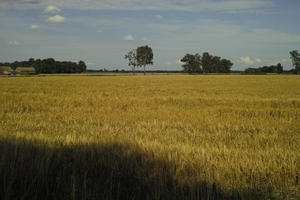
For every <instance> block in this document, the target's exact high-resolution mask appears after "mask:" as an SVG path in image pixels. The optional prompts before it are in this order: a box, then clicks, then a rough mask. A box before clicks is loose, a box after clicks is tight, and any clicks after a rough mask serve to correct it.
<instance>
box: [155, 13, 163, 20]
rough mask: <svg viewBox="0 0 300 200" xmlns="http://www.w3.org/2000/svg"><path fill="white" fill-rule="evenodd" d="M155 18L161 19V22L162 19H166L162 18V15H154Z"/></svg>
mask: <svg viewBox="0 0 300 200" xmlns="http://www.w3.org/2000/svg"><path fill="white" fill-rule="evenodd" d="M154 17H155V18H156V19H159V20H162V19H164V16H161V15H158V14H157V15H154Z"/></svg>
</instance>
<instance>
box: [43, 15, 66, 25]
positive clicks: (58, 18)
mask: <svg viewBox="0 0 300 200" xmlns="http://www.w3.org/2000/svg"><path fill="white" fill-rule="evenodd" d="M47 22H52V23H63V22H65V18H64V17H63V16H60V15H55V16H51V17H48V18H47Z"/></svg>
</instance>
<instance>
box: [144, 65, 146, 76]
mask: <svg viewBox="0 0 300 200" xmlns="http://www.w3.org/2000/svg"><path fill="white" fill-rule="evenodd" d="M144 76H146V69H145V65H144Z"/></svg>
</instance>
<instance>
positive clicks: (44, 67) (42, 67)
mask: <svg viewBox="0 0 300 200" xmlns="http://www.w3.org/2000/svg"><path fill="white" fill-rule="evenodd" d="M1 65H3V66H10V67H11V68H12V69H14V70H15V69H16V68H17V67H34V68H35V70H36V72H37V73H44V74H51V73H82V72H85V71H86V69H87V67H86V64H85V63H84V62H83V61H79V62H78V63H76V62H71V61H56V60H54V59H53V58H47V59H36V60H35V59H34V58H30V59H29V60H28V61H21V62H19V61H16V62H13V63H0V66H1Z"/></svg>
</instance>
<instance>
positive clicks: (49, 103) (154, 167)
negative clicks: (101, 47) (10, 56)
mask: <svg viewBox="0 0 300 200" xmlns="http://www.w3.org/2000/svg"><path fill="white" fill-rule="evenodd" d="M0 86H1V87H0V102H1V104H0V139H1V141H2V143H1V144H2V145H3V146H2V153H1V152H0V176H1V177H0V178H2V180H4V179H5V180H6V182H7V183H10V184H11V185H14V184H15V182H18V180H17V178H16V177H19V178H20V177H21V176H18V175H14V176H13V175H10V176H9V175H4V172H7V171H5V168H7V167H8V165H9V166H11V165H12V164H11V163H13V162H16V161H13V160H14V159H15V160H19V159H21V158H20V157H22V156H24V159H23V160H22V161H20V160H19V161H18V162H17V163H24V166H27V165H26V163H29V164H28V165H29V166H31V165H33V164H36V165H37V166H38V167H37V169H40V171H42V172H43V173H46V172H47V173H49V172H48V171H47V169H48V168H49V169H50V168H51V161H50V160H51V159H52V156H53V155H52V154H51V155H52V156H51V155H48V154H45V153H44V154H42V155H40V157H39V156H38V155H37V153H36V151H42V150H41V149H43V148H47V151H53V154H55V157H56V156H57V157H59V155H64V154H63V151H64V149H66V150H65V151H66V152H67V151H68V148H73V149H72V152H74V151H75V152H80V151H79V150H78V149H90V148H97V146H105V145H109V144H116V143H117V144H119V145H128V146H129V147H128V148H124V149H123V148H121V149H122V150H121V152H119V151H118V150H116V148H114V147H113V148H108V149H107V151H110V152H108V154H107V156H103V158H101V159H100V158H96V157H97V156H98V157H99V156H100V155H98V154H97V153H94V154H93V153H90V154H88V155H89V156H90V157H93V156H95V158H94V159H95V160H100V161H101V162H105V163H107V165H109V166H106V167H108V168H109V167H113V166H114V163H116V162H117V161H114V160H115V159H116V157H117V159H120V157H121V156H123V157H124V158H126V159H125V161H124V159H122V162H123V164H124V165H125V163H127V161H128V160H130V163H129V161H128V163H127V164H126V165H128V168H129V166H130V168H134V172H132V173H134V176H137V177H136V179H139V180H140V181H141V180H142V179H143V180H142V182H143V184H144V183H145V184H146V185H147V184H148V185H149V184H152V186H153V187H154V189H153V190H149V189H148V190H146V189H145V187H146V186H143V188H144V189H139V190H140V191H144V193H142V194H144V195H146V196H148V198H149V199H162V198H163V197H166V198H170V199H174V196H176V194H174V195H173V196H164V194H163V192H165V191H168V192H169V193H174V191H175V190H171V189H165V188H164V187H166V186H165V185H166V184H167V183H166V182H164V181H163V179H170V180H172V181H173V185H175V186H172V187H173V188H181V195H182V196H181V197H180V198H181V199H183V198H184V197H188V198H190V199H201V198H207V199H218V198H220V199H221V198H224V199H226V198H227V199H231V198H240V199H252V198H254V196H253V195H256V196H255V198H257V199H258V198H261V199H272V198H274V199H276V198H277V199H297V198H300V181H299V176H300V170H299V169H300V150H299V149H300V134H299V133H300V79H299V77H298V76H293V75H268V76H243V75H207V76H204V75H202V76H201V75H157V76H139V75H135V76H41V77H15V78H13V77H11V78H7V77H1V78H0ZM7 143H11V144H13V147H9V145H7ZM25 143H29V144H30V145H32V146H37V147H36V148H37V149H35V150H34V151H33V150H24V151H22V148H24V149H25ZM79 146H80V147H79ZM75 147H76V148H77V147H78V148H77V150H74V148H75ZM18 148H19V149H20V150H19V151H18V152H17V151H16V150H15V152H17V153H15V154H12V155H10V154H9V155H10V157H9V156H7V155H6V153H4V152H8V149H18ZM32 148H33V147H32ZM5 149H6V150H5ZM29 149H31V148H29ZM54 149H55V150H57V149H60V150H59V151H58V152H56V151H54ZM0 150H1V148H0ZM84 151H85V150H84ZM97 151H98V152H99V151H100V150H97ZM114 151H115V152H114ZM22 152H23V153H22ZM54 152H55V153H54ZM141 152H142V153H141ZM138 153H141V154H140V155H141V158H140V157H138V158H136V157H134V156H133V155H136V154H138ZM25 154H26V155H25ZM27 154H28V155H27ZM111 154H112V155H113V156H112V155H111ZM116 154H120V155H119V156H118V155H116ZM68 155H69V154H68ZM84 155H85V154H84ZM84 155H83V156H84ZM101 155H102V154H101ZM105 155H106V154H105ZM78 156H80V154H79V153H78ZM47 157H49V159H47ZM57 157H56V158H55V159H59V158H57ZM133 157H134V159H133ZM1 158H2V160H1ZM25 158H26V159H25ZM27 158H28V159H29V161H28V159H27ZM39 158H40V159H41V160H43V162H42V161H41V160H39ZM50 158H51V159H50ZM66 159H67V158H66ZM78 159H79V158H78ZM80 159H81V160H80V161H81V162H85V161H86V162H88V161H89V162H91V161H93V159H92V160H89V159H87V158H86V157H84V158H80ZM85 159H86V160H85ZM112 159H114V160H112ZM120 160H121V159H120ZM126 160H127V161H126ZM100 161H99V162H100ZM154 161H157V162H156V163H158V161H159V164H154ZM8 162H9V163H10V164H8ZM122 162H119V163H118V164H116V166H114V167H113V170H112V171H114V172H116V171H118V170H119V171H121V172H122V173H124V171H126V170H127V168H126V170H124V171H122V169H124V166H123V165H122ZM72 163H73V161H72ZM163 163H164V164H163ZM60 165H63V162H61V163H59V164H58V165H57V166H60ZM24 166H22V165H21V166H15V167H14V168H13V169H12V170H14V173H15V174H18V173H20V171H22V169H21V168H22V167H24ZM70 166H72V164H71V165H70ZM74 166H75V165H74ZM74 166H73V168H74ZM147 166H149V168H150V167H151V169H147V170H148V172H145V170H146V168H147ZM77 167H78V166H77ZM71 168H72V167H71ZM79 168H80V165H79ZM83 169H86V168H83ZM88 169H89V171H91V169H90V168H88ZM1 170H2V171H1ZM24 170H25V171H26V169H24ZM74 170H77V168H75V169H74ZM94 170H96V169H94ZM42 172H41V173H42ZM78 173H79V172H78ZM82 173H83V174H84V172H82ZM89 173H90V172H89ZM125 173H126V172H125ZM147 173H148V174H147ZM70 174H71V175H70V177H71V178H70V180H71V183H72V184H71V185H72V186H70V188H71V189H70V190H68V191H67V192H65V193H69V194H70V196H68V197H67V198H70V199H76V198H77V199H92V198H88V197H90V196H91V193H87V192H86V193H84V192H83V190H84V191H87V190H88V189H87V188H86V187H87V186H85V183H87V182H88V180H87V179H88V178H89V177H88V178H86V175H82V176H83V178H82V179H80V181H81V182H80V184H79V183H78V181H77V182H76V180H77V179H76V178H75V177H77V176H76V175H74V174H76V173H75V172H74V173H73V172H72V173H71V172H70ZM72 174H73V175H72ZM166 174H167V175H166ZM43 176H46V175H45V174H44V175H43ZM43 176H42V175H40V179H41V177H43ZM47 176H48V175H47ZM78 176H79V175H78ZM80 176H81V175H80ZM119 176H122V175H119ZM167 176H168V177H167ZM3 177H5V178H3ZM34 177H35V175H32V176H30V177H29V178H28V181H27V182H26V181H24V183H23V184H24V185H26V184H34V185H36V187H38V184H37V183H40V184H41V182H42V180H39V181H40V182H34V180H32V179H34ZM72 177H73V178H72ZM126 177H127V176H126ZM152 177H156V179H159V180H157V182H156V181H155V180H156V179H155V178H152ZM127 179H128V177H127ZM127 181H128V180H127ZM147 181H149V182H147ZM158 182H159V183H158ZM68 183H69V182H68ZM126 183H127V182H126ZM91 184H92V183H91ZM103 184H104V183H103ZM105 184H106V183H105ZM114 184H118V183H115V182H114ZM203 184H204V185H205V187H206V188H210V190H211V191H203ZM20 185H22V183H19V186H18V187H21V186H20ZM65 187H67V186H65ZM90 187H92V186H90ZM120 187H123V185H121V186H120ZM133 187H136V186H135V185H134V184H133ZM11 188H14V187H13V186H10V187H9V186H7V185H6V186H2V190H1V191H0V192H2V193H3V194H1V195H2V196H4V197H6V198H7V199H13V197H14V192H13V191H11V190H12V189H11ZM24 188H25V186H24ZM76 188H77V189H76ZM113 188H114V189H112V190H113V191H110V192H111V193H114V192H115V193H117V191H116V187H113ZM201 188H202V189H201ZM98 189H99V188H98ZM121 189H122V188H121ZM121 189H120V191H121ZM28 190H30V189H28ZM49 190H50V189H49ZM78 190H80V192H79V193H80V194H82V195H83V196H82V195H81V196H80V197H78V196H77V197H76V195H78ZM94 190H97V189H95V188H94V189H93V191H94ZM99 190H101V189H99ZM132 190H135V191H137V190H138V189H137V188H133V189H132ZM24 191H26V189H24ZM76 191H77V192H76ZM105 191H106V190H105ZM118 191H119V189H118ZM120 191H119V192H120ZM147 191H148V193H147ZM182 191H184V192H182ZM54 192H55V191H54ZM102 192H103V191H102ZM175 192H176V191H175ZM8 193H10V194H9V195H8ZM33 193H34V192H33ZM104 193H105V198H106V199H109V198H111V199H117V197H116V196H113V195H112V194H109V195H110V196H109V195H108V193H107V192H103V194H104ZM121 193H122V192H120V194H121ZM124 193H126V192H123V193H122V194H124ZM127 193H128V191H127ZM202 193H205V195H203V194H202ZM213 193H220V194H219V196H216V194H213ZM89 195H90V196H89ZM168 195H170V194H168ZM184 195H186V196H184ZM0 197H1V196H0ZM84 197H85V198H84ZM95 198H96V195H95ZM103 198H104V196H103ZM118 198H120V199H122V198H121V197H118ZM128 198H132V199H133V198H134V195H133V196H128ZM135 198H136V199H137V198H138V196H137V197H135ZM180 198H178V199H180Z"/></svg>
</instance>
